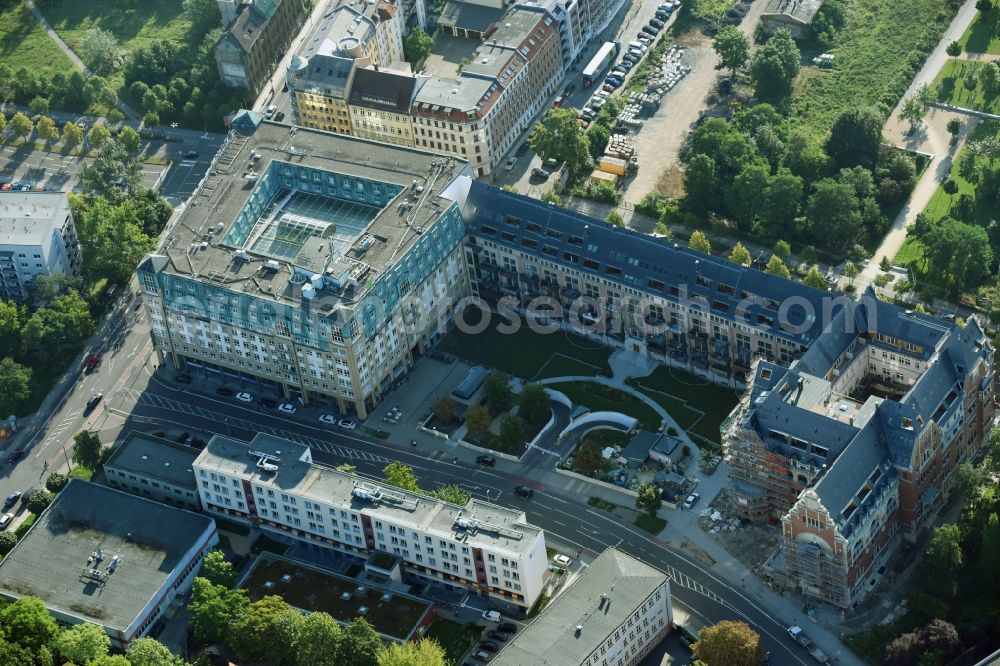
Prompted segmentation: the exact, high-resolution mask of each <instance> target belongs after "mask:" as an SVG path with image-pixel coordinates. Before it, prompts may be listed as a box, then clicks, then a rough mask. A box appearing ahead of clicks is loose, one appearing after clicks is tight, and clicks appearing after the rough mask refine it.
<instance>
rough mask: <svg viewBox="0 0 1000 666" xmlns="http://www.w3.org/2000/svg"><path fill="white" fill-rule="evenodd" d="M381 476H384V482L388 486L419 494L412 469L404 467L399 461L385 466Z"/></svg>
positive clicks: (407, 466) (418, 487)
mask: <svg viewBox="0 0 1000 666" xmlns="http://www.w3.org/2000/svg"><path fill="white" fill-rule="evenodd" d="M382 474H383V475H384V476H385V482H386V483H388V484H389V485H390V486H396V487H397V488H402V489H403V490H408V491H410V492H411V493H419V492H420V486H419V484H418V482H417V477H416V475H414V473H413V468H412V467H410V466H409V465H404V464H403V463H401V462H399V461H396V462H391V463H389V464H388V465H386V466H385V468H384V469H383V470H382Z"/></svg>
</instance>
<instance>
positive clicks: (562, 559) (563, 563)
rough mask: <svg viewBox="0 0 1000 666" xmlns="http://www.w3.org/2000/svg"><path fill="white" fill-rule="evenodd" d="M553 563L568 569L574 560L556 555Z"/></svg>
mask: <svg viewBox="0 0 1000 666" xmlns="http://www.w3.org/2000/svg"><path fill="white" fill-rule="evenodd" d="M552 561H553V562H555V563H556V564H558V565H560V566H564V567H568V566H569V565H570V563H571V562H572V561H573V560H571V559H569V558H568V557H566V556H565V555H556V556H555V557H553V558H552Z"/></svg>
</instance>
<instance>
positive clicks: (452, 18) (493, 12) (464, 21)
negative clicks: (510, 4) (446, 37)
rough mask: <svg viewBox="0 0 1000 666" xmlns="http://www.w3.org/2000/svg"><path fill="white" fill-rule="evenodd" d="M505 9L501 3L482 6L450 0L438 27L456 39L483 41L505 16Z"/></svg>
mask: <svg viewBox="0 0 1000 666" xmlns="http://www.w3.org/2000/svg"><path fill="white" fill-rule="evenodd" d="M504 9H505V8H504V6H503V3H499V2H498V3H496V4H480V3H473V2H466V0H448V2H446V3H445V5H444V9H443V10H441V16H439V17H438V27H439V28H441V29H443V30H444V31H445V32H448V33H449V34H451V35H454V36H455V37H466V38H470V39H483V37H485V36H486V33H487V31H489V30H490V28H492V27H494V26H495V25H496V24H497V22H498V21H499V20H500V18H501V17H502V16H503V14H504Z"/></svg>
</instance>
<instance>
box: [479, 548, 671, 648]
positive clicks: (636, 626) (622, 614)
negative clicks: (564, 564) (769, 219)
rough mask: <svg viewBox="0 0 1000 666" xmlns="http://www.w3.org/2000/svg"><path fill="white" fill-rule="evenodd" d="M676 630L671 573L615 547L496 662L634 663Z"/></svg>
mask: <svg viewBox="0 0 1000 666" xmlns="http://www.w3.org/2000/svg"><path fill="white" fill-rule="evenodd" d="M672 629H673V604H672V602H671V599H670V579H669V577H668V576H667V575H666V574H665V573H663V572H662V571H659V570H658V569H655V568H653V567H651V566H649V565H648V564H645V563H643V562H641V561H639V560H637V559H635V558H634V557H631V556H630V555H627V554H625V553H623V552H621V551H620V550H617V549H616V548H608V549H607V550H605V551H604V552H603V553H601V554H600V555H599V556H598V557H597V559H596V560H594V561H593V562H592V563H591V565H590V566H589V567H587V568H586V569H585V570H583V571H581V572H580V574H579V575H578V576H577V577H576V578H574V579H573V581H572V582H571V583H570V584H569V585H568V586H567V587H566V589H564V590H563V591H562V592H560V593H559V595H558V596H556V598H555V599H553V600H552V602H551V603H549V605H548V606H546V607H545V609H544V610H543V611H542V612H541V613H540V614H539V615H538V617H536V618H535V619H534V620H532V621H531V623H530V624H528V626H527V627H525V628H524V629H522V630H521V631H519V632H518V633H517V634H515V635H514V636H513V637H512V638H511V640H510V642H509V643H506V644H504V645H502V646H501V648H500V651H499V652H497V654H496V655H495V656H494V658H493V660H492V663H494V664H497V666H524V665H525V664H547V665H548V666H633V665H634V664H638V663H640V662H641V661H642V660H643V658H644V657H646V655H647V654H649V651H650V650H652V649H653V648H654V647H655V646H656V645H657V644H659V643H660V641H662V640H663V639H664V638H665V637H666V635H667V634H668V633H670V631H671V630H672Z"/></svg>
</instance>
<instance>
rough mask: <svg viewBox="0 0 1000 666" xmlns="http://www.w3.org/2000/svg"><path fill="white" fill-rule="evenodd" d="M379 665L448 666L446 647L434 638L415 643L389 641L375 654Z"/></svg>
mask: <svg viewBox="0 0 1000 666" xmlns="http://www.w3.org/2000/svg"><path fill="white" fill-rule="evenodd" d="M375 661H376V663H377V664H378V666H446V664H448V662H447V660H446V659H445V652H444V648H442V647H441V644H440V643H438V642H437V641H435V640H434V639H433V638H423V639H421V640H419V641H417V642H415V643H413V642H407V643H389V644H388V645H385V646H383V647H382V648H380V649H379V651H378V653H377V654H376V655H375Z"/></svg>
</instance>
